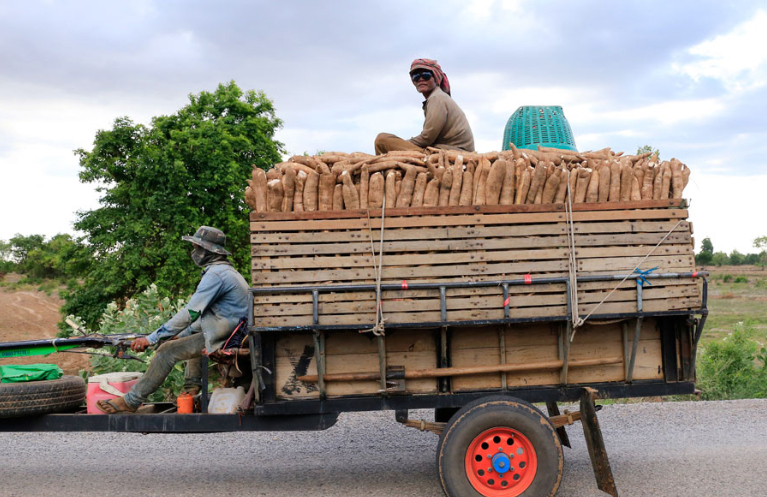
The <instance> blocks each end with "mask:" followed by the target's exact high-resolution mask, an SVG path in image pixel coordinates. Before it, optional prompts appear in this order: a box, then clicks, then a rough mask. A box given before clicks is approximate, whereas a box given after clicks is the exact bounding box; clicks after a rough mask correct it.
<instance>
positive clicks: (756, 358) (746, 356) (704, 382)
mask: <svg viewBox="0 0 767 497" xmlns="http://www.w3.org/2000/svg"><path fill="white" fill-rule="evenodd" d="M754 334H755V333H754V329H753V326H752V325H751V324H750V323H748V322H746V323H745V324H744V323H738V324H737V325H736V326H735V329H734V330H733V332H732V333H730V334H729V335H727V336H726V337H725V338H723V339H722V340H721V341H716V342H711V343H709V344H708V345H706V347H705V348H704V349H703V350H702V352H701V356H700V360H699V362H698V386H699V387H700V389H701V390H702V391H703V399H705V400H727V399H747V398H764V397H767V362H766V361H767V349H765V347H764V346H762V345H761V344H759V343H758V342H757V341H756V340H755V339H754V337H753V336H754Z"/></svg>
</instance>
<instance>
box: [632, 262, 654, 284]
mask: <svg viewBox="0 0 767 497" xmlns="http://www.w3.org/2000/svg"><path fill="white" fill-rule="evenodd" d="M658 267H659V266H655V267H654V268H652V269H648V270H646V271H642V270H641V269H635V270H634V273H635V274H638V275H639V278H637V284H639V285H642V287H644V285H645V283H647V284H648V285H650V286H652V283H650V282H649V281H647V278H645V276H647V275H648V274H650V273H652V272H653V271H655V270H656V269H658Z"/></svg>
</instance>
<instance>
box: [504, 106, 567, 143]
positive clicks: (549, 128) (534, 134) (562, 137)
mask: <svg viewBox="0 0 767 497" xmlns="http://www.w3.org/2000/svg"><path fill="white" fill-rule="evenodd" d="M510 143H513V144H514V146H516V147H517V148H523V149H530V150H537V148H538V145H541V146H543V147H552V148H561V149H563V150H575V151H577V150H578V149H577V148H575V139H574V138H573V131H572V130H571V129H570V124H569V123H568V122H567V118H565V114H564V112H562V107H560V106H558V105H554V106H547V107H542V106H535V105H526V106H523V107H520V108H519V109H517V110H516V112H514V114H512V115H511V117H510V118H509V120H508V121H507V122H506V129H505V130H504V132H503V146H502V149H503V150H510V149H511V146H510V145H509V144H510Z"/></svg>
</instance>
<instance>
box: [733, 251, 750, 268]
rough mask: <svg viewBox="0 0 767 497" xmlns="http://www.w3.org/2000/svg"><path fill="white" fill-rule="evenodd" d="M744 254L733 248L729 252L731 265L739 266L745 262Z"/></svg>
mask: <svg viewBox="0 0 767 497" xmlns="http://www.w3.org/2000/svg"><path fill="white" fill-rule="evenodd" d="M745 260H746V256H744V255H743V254H741V253H740V252H738V251H737V250H733V251H732V252H730V264H732V265H733V266H740V265H742V264H744V263H745Z"/></svg>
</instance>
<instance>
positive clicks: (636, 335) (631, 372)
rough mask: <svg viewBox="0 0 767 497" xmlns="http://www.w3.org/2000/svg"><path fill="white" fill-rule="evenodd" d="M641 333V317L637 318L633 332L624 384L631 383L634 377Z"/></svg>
mask: <svg viewBox="0 0 767 497" xmlns="http://www.w3.org/2000/svg"><path fill="white" fill-rule="evenodd" d="M641 333H642V316H639V317H638V318H637V324H636V330H635V331H634V344H633V346H632V348H631V359H629V368H628V374H627V375H626V382H627V383H631V380H632V379H633V377H634V363H635V362H636V358H637V350H639V335H640V334H641Z"/></svg>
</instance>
